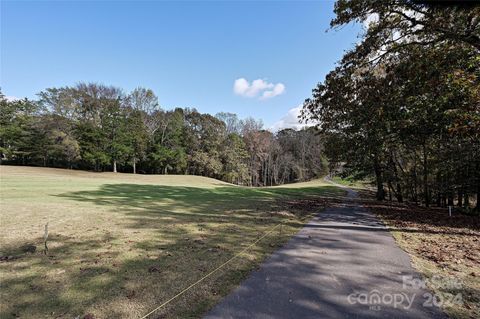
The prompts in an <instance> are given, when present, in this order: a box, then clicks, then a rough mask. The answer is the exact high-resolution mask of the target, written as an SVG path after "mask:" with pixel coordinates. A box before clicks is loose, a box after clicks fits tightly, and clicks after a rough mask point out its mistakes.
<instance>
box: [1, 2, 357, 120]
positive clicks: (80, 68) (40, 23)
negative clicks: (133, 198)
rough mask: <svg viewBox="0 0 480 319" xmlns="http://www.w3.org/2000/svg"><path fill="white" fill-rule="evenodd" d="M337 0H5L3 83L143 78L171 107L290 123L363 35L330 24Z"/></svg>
mask: <svg viewBox="0 0 480 319" xmlns="http://www.w3.org/2000/svg"><path fill="white" fill-rule="evenodd" d="M333 4H334V2H333V1H243V2H242V1H195V2H187V1H180V2H179V1H177V2H173V1H172V2H169V1H134V2H133V1H34V2H30V1H4V0H1V72H0V73H1V74H0V75H1V79H0V80H1V81H0V86H1V88H2V92H3V93H4V94H5V95H7V96H14V97H29V98H35V94H36V93H38V92H39V91H41V90H43V89H44V88H47V87H54V86H55V87H59V86H65V85H74V84H75V83H76V82H79V81H92V82H99V83H104V84H110V85H115V86H119V87H122V88H123V89H125V90H126V91H130V90H132V89H133V88H135V87H137V86H143V87H147V88H151V89H153V90H154V91H155V93H156V94H157V95H158V97H159V100H160V104H161V105H162V107H163V108H165V109H170V108H173V107H176V106H179V107H195V108H197V109H198V110H199V111H201V112H208V113H212V114H215V113H217V112H220V111H226V112H233V113H237V114H238V115H239V116H240V117H242V118H243V117H247V116H253V117H255V118H259V119H262V120H263V121H264V123H265V126H266V127H272V126H276V127H283V126H290V125H291V123H290V122H292V118H293V117H294V115H295V114H296V112H297V110H292V109H294V108H295V107H297V106H298V105H300V104H301V103H302V102H303V100H304V99H305V98H307V97H309V96H310V93H311V90H312V88H313V87H314V86H315V85H316V83H318V82H320V81H322V80H323V79H324V77H325V75H326V74H327V73H328V71H330V70H331V69H332V68H333V67H334V66H335V62H336V61H338V60H339V59H340V58H341V56H342V55H343V53H344V51H345V50H347V49H349V48H351V47H352V46H353V45H354V43H355V42H357V40H358V39H357V35H358V34H359V32H360V27H359V26H358V25H349V26H345V27H343V28H342V29H341V30H330V31H328V32H325V31H326V30H327V29H328V28H329V22H330V20H331V18H332V17H333ZM236 80H237V82H235V81H236ZM254 80H259V81H256V82H255V83H253V81H254ZM234 83H236V86H235V88H234ZM282 118H283V122H279V121H280V120H281V119H282ZM289 123H290V124H289Z"/></svg>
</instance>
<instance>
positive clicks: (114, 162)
mask: <svg viewBox="0 0 480 319" xmlns="http://www.w3.org/2000/svg"><path fill="white" fill-rule="evenodd" d="M113 172H114V173H116V172H117V160H116V159H114V160H113Z"/></svg>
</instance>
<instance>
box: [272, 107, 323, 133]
mask: <svg viewBox="0 0 480 319" xmlns="http://www.w3.org/2000/svg"><path fill="white" fill-rule="evenodd" d="M302 107H303V105H301V104H300V105H299V106H297V107H294V108H293V109H290V110H288V112H287V114H286V115H285V116H284V117H282V118H281V119H280V120H279V121H277V122H275V123H274V124H273V125H272V126H271V127H270V131H272V132H278V131H281V130H283V129H286V128H291V129H294V130H297V131H298V130H301V129H302V128H304V127H307V126H314V125H315V124H314V123H311V122H310V123H308V124H305V123H301V122H300V119H299V118H298V117H299V115H300V112H301V110H302Z"/></svg>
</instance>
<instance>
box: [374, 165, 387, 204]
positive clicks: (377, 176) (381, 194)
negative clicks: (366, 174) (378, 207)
mask: <svg viewBox="0 0 480 319" xmlns="http://www.w3.org/2000/svg"><path fill="white" fill-rule="evenodd" d="M373 170H374V171H375V181H376V184H377V200H384V199H385V190H384V189H383V177H382V170H381V168H380V163H379V162H378V158H377V157H375V158H374V160H373Z"/></svg>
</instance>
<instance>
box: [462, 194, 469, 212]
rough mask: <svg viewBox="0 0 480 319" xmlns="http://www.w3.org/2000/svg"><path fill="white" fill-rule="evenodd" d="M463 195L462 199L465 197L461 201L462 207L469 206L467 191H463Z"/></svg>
mask: <svg viewBox="0 0 480 319" xmlns="http://www.w3.org/2000/svg"><path fill="white" fill-rule="evenodd" d="M463 197H464V199H465V200H464V201H463V207H465V208H468V207H470V198H469V196H468V193H466V192H465V193H464V194H463Z"/></svg>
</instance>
